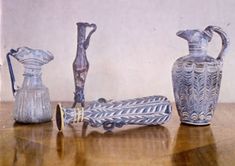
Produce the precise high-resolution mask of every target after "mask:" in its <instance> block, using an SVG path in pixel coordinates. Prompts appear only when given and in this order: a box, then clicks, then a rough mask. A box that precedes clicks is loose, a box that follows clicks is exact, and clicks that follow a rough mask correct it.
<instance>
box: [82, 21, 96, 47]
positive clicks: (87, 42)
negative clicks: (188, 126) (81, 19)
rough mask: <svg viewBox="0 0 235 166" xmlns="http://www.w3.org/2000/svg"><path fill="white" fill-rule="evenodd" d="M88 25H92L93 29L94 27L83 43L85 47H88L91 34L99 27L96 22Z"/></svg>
mask: <svg viewBox="0 0 235 166" xmlns="http://www.w3.org/2000/svg"><path fill="white" fill-rule="evenodd" d="M87 26H88V27H91V28H93V29H92V30H91V31H90V33H89V34H88V35H87V38H86V40H85V42H84V44H83V47H84V49H87V48H88V46H89V42H90V38H91V35H92V34H93V33H94V32H95V31H96V28H97V27H96V25H95V24H88V25H87Z"/></svg>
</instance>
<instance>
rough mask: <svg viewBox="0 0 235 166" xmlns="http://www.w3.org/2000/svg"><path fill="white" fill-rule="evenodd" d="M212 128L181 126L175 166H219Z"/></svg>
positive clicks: (174, 157) (178, 132)
mask: <svg viewBox="0 0 235 166" xmlns="http://www.w3.org/2000/svg"><path fill="white" fill-rule="evenodd" d="M214 141H215V140H214V136H213V132H212V130H211V127H210V126H192V125H184V124H181V125H180V127H179V129H178V131H177V135H176V142H175V145H174V150H173V151H174V154H173V155H172V163H174V164H173V165H179V166H182V165H188V164H189V165H200V166H203V165H205V166H210V165H212V166H217V165H218V162H217V159H218V154H217V148H216V145H215V144H214Z"/></svg>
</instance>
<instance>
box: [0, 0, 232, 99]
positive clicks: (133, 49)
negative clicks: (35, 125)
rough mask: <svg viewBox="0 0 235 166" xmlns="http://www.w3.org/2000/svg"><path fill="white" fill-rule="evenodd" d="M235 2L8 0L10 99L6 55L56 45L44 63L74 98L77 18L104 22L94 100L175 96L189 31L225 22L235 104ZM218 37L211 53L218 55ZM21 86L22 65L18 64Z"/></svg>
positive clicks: (61, 91)
mask: <svg viewBox="0 0 235 166" xmlns="http://www.w3.org/2000/svg"><path fill="white" fill-rule="evenodd" d="M234 10H235V1H234V0H207V1H205V0H197V1H194V0H174V1H173V0H145V1H144V0H128V1H127V0H37V1H36V0H34V1H33V0H3V2H2V11H3V14H2V25H1V26H2V30H3V33H2V35H1V37H2V44H1V53H2V54H1V55H2V58H3V67H2V69H1V79H2V91H1V98H2V100H13V96H12V93H11V88H10V80H9V74H8V69H7V66H6V61H5V54H6V53H7V52H8V51H9V50H10V49H11V48H17V47H20V46H28V47H32V48H40V49H44V50H49V51H50V52H52V53H53V54H54V56H55V59H54V61H52V62H51V63H49V64H48V65H45V66H44V68H43V80H44V84H45V85H46V86H47V87H49V90H50V94H51V99H52V100H66V101H68V100H73V91H74V83H73V73H72V66H71V64H72V62H73V60H74V58H75V54H76V37H77V32H76V24H75V23H76V22H78V21H87V22H92V23H96V24H97V26H98V29H97V31H96V32H95V33H94V35H93V36H92V39H91V42H90V46H89V48H88V50H87V55H88V58H89V61H90V70H89V74H88V78H87V82H86V97H87V99H88V100H91V99H97V98H99V97H106V98H113V99H122V98H130V97H138V96H147V95H153V94H161V95H165V96H167V97H169V99H170V100H171V101H173V92H172V82H171V67H172V64H173V62H174V61H175V60H176V59H177V58H178V57H180V56H183V55H186V54H187V52H188V51H187V43H186V42H185V41H184V40H182V39H180V38H178V37H177V36H176V35H175V33H176V32H177V31H178V30H181V29H191V28H200V29H203V28H205V27H206V26H207V25H210V24H212V25H218V26H221V27H222V28H223V29H224V30H225V31H226V32H227V33H228V35H229V36H230V38H231V47H230V50H229V52H228V55H227V56H226V58H225V62H224V70H223V72H224V73H223V80H222V87H221V93H220V101H221V102H235V74H234V72H235V46H234V44H233V41H234V40H235V14H234ZM220 44H221V43H220V39H219V37H218V36H216V35H215V37H214V39H213V41H212V42H211V44H210V46H209V48H208V52H209V54H211V55H213V56H214V57H216V55H217V54H218V52H219V50H220ZM14 69H15V75H16V77H17V79H18V84H19V85H21V83H22V66H21V64H19V63H17V62H15V63H14Z"/></svg>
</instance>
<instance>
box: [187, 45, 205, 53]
mask: <svg viewBox="0 0 235 166" xmlns="http://www.w3.org/2000/svg"><path fill="white" fill-rule="evenodd" d="M189 53H190V55H192V56H203V55H206V54H207V45H201V44H200V43H189Z"/></svg>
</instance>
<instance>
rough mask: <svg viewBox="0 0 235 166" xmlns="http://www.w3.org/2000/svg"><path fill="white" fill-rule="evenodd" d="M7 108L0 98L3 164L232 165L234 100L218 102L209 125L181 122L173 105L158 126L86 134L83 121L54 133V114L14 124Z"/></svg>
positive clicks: (0, 159) (96, 130) (0, 158)
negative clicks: (39, 120) (38, 120)
mask: <svg viewBox="0 0 235 166" xmlns="http://www.w3.org/2000/svg"><path fill="white" fill-rule="evenodd" d="M63 105H64V106H70V105H71V103H63ZM53 108H55V103H53ZM12 110H13V103H11V102H2V103H0V136H1V137H0V165H2V166H7V165H20V166H23V165H30V166H38V165H54V166H55V165H56V166H58V165H66V166H69V165H78V166H80V165H81V166H83V165H84V166H106V165H107V166H119V165H120V166H130V165H137V166H138V165H140V166H151V165H154V166H156V165H164V166H168V165H180V166H181V165H197V166H199V165H200V166H202V165H205V166H209V165H212V166H216V165H231V166H234V165H235V132H234V131H235V123H234V121H235V104H218V106H217V109H216V112H215V115H214V117H213V120H212V123H211V125H209V126H202V127H198V126H197V127H194V126H188V125H181V124H180V121H179V118H178V115H177V112H176V109H175V107H173V115H172V117H171V119H170V121H169V122H168V123H166V124H164V125H162V126H142V127H141V126H125V127H123V128H121V129H114V131H113V132H112V133H110V132H105V131H104V130H103V129H102V128H92V127H88V129H87V130H86V133H85V134H84V133H83V134H82V124H76V125H73V126H67V127H65V130H64V132H63V134H62V133H58V130H57V127H56V123H55V120H54V119H53V121H52V122H48V123H44V124H39V125H19V124H16V123H14V120H13V119H12Z"/></svg>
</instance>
